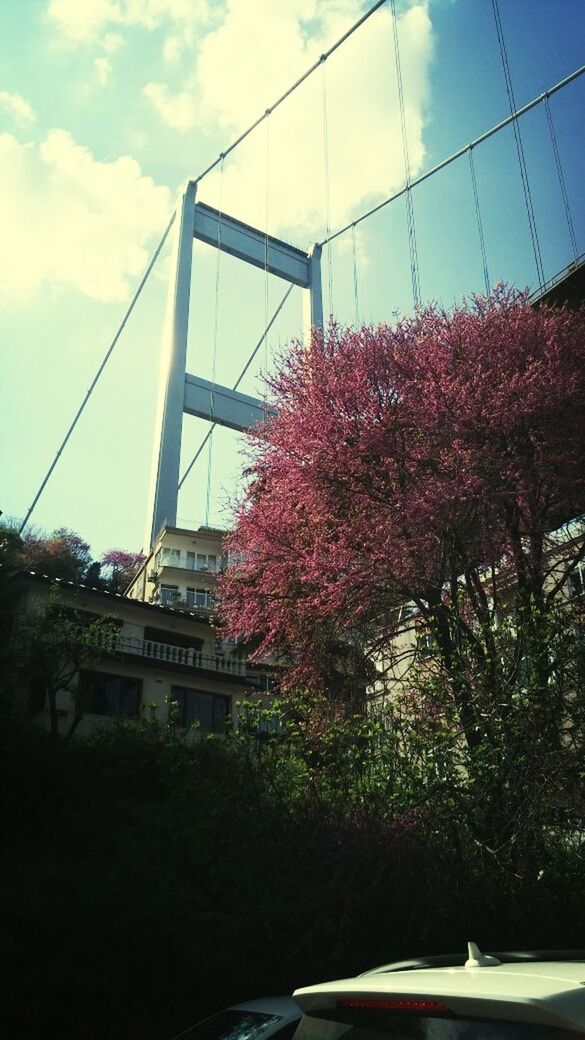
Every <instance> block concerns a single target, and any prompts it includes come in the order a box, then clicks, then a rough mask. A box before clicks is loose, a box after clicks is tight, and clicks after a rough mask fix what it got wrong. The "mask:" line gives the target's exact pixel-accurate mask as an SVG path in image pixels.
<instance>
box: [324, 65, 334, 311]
mask: <svg viewBox="0 0 585 1040" xmlns="http://www.w3.org/2000/svg"><path fill="white" fill-rule="evenodd" d="M326 58H327V55H326V54H322V55H321V97H322V105H323V165H324V173H325V223H326V232H325V234H326V237H327V239H329V238H330V235H331V197H330V191H329V122H328V118H327V72H326V68H325V61H326ZM327 288H328V291H329V317H331V316H332V314H333V264H332V260H331V242H330V241H328V242H327Z"/></svg>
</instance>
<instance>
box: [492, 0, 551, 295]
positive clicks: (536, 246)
mask: <svg viewBox="0 0 585 1040" xmlns="http://www.w3.org/2000/svg"><path fill="white" fill-rule="evenodd" d="M492 10H493V12H494V20H495V23H496V33H497V37H498V44H499V48H500V57H501V59H502V68H503V70H504V79H505V81H506V93H507V95H508V104H509V105H510V112H515V110H516V99H515V97H514V86H513V84H512V75H511V72H510V65H509V62H508V53H507V51H506V41H505V39H504V30H503V28H502V20H501V18H500V9H499V7H498V0H492ZM512 126H513V129H514V139H515V141H516V151H517V153H518V166H519V167H520V177H521V179H522V188H523V191H524V203H525V206H526V216H527V217H528V226H529V229H530V238H531V239H532V249H533V252H534V262H535V264H536V274H537V277H538V280H539V282H540V284H541V285H544V267H543V264H542V255H541V252H540V242H539V241H538V228H537V226H536V217H535V215H534V206H533V205H532V195H531V193H530V181H529V179H528V170H527V168H526V158H525V155H524V145H523V144H522V135H521V133H520V127H519V126H518V121H517V120H516V119H514V120H513V122H512Z"/></svg>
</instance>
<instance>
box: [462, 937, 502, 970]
mask: <svg viewBox="0 0 585 1040" xmlns="http://www.w3.org/2000/svg"><path fill="white" fill-rule="evenodd" d="M467 953H468V958H467V960H466V961H465V967H466V968H489V967H493V966H494V965H496V964H501V963H502V962H501V961H499V960H498V958H497V957H491V956H490V954H489V953H482V952H481V950H480V948H479V946H477V945H476V943H474V942H468V943H467Z"/></svg>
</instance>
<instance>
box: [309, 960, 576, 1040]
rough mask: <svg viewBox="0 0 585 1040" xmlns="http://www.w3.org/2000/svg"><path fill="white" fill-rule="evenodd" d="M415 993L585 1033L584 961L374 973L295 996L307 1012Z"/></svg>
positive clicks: (471, 1011) (456, 1008)
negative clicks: (345, 1001)
mask: <svg viewBox="0 0 585 1040" xmlns="http://www.w3.org/2000/svg"><path fill="white" fill-rule="evenodd" d="M414 996H416V997H417V998H428V999H430V1000H436V1001H438V1002H441V1003H444V1004H446V1005H447V1008H448V1009H449V1011H452V1012H453V1013H455V1014H462V1015H470V1016H476V1017H482V1015H483V1016H484V1017H490V1018H494V1019H503V1020H509V1021H521V1022H533V1023H541V1024H542V1025H550V1026H559V1027H565V1028H571V1029H576V1030H577V1031H578V1032H582V1033H585V960H582V961H572V962H567V961H563V962H560V961H552V962H551V961H542V962H530V963H514V964H498V965H495V966H480V967H466V966H464V967H444V968H425V969H424V970H422V971H421V970H414V971H399V972H390V973H386V972H383V973H381V974H379V973H376V972H372V973H371V974H367V975H362V976H359V977H358V978H351V979H340V980H337V981H336V982H326V983H323V984H322V985H319V986H308V987H305V988H303V989H300V990H297V991H296V992H295V994H294V997H295V1000H296V1001H297V1002H298V1003H299V1005H300V1006H301V1007H302V1009H303V1011H305V1012H309V1013H311V1012H315V1011H326V1010H332V1009H334V1008H336V1006H337V1001H338V1000H339V999H347V998H350V997H354V998H356V999H358V1000H368V999H376V998H377V999H378V1000H380V999H381V998H382V999H383V998H384V997H389V998H390V997H391V998H392V999H398V1000H400V999H406V1000H409V999H412V998H413V997H414ZM354 1006H355V1005H354ZM357 1006H358V1007H359V1005H357ZM362 1008H363V1005H362Z"/></svg>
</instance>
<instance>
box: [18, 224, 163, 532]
mask: <svg viewBox="0 0 585 1040" xmlns="http://www.w3.org/2000/svg"><path fill="white" fill-rule="evenodd" d="M175 216H176V211H175V212H173V214H172V215H171V217H170V219H169V222H168V224H167V226H166V228H165V229H164V231H163V233H162V236H161V238H160V240H159V243H158V245H157V247H156V249H155V250H154V253H153V254H152V256H151V257H150V260H149V261H148V263H147V265H146V268H145V270H144V274H143V275H142V278H141V279H140V281H139V283H138V286H137V287H136V289H135V291H134V295H133V296H132V299H131V300H130V303H129V304H128V306H127V308H126V311H125V313H124V317H123V318H122V321H121V322H120V324H119V325H118V328H117V329H116V332H115V335H114V338H113V339H112V342H111V343H110V345H109V347H108V349H107V350H106V353H105V354H104V357H103V358H102V361H101V362H100V365H99V367H98V369H97V372H96V374H95V376H94V377H93V379H92V381H91V383H90V385H89V388H88V390H87V393H86V395H85V397H84V399H83V401H82V402H81V404H80V405H79V408H78V409H77V411H76V413H75V416H74V418H73V421H72V423H71V425H70V426H69V429H68V430H67V433H66V434H65V436H64V438H63V440H62V441H61V444H60V446H59V448H58V450H57V454H56V455H55V457H54V459H53V461H52V463H51V465H50V466H49V469H48V470H47V472H46V474H45V476H44V478H43V480H42V481H41V485H40V487H39V489H38V491H37V493H36V495H35V497H34V499H33V501H32V505H31V506H30V508H29V510H28V512H27V514H26V516H25V518H24V520H23V521H22V523H21V525H20V527H19V529H18V533H19V534H22V532H23V531H24V529H25V527H26V525H27V524H28V522H29V520H30V518H31V516H32V513H33V510H34V508H35V506H36V504H37V502H38V500H39V498H40V497H41V495H42V493H43V491H44V490H45V488H46V486H47V484H48V482H49V478H50V476H51V474H52V472H53V470H54V469H55V466H56V465H57V463H58V461H59V459H60V458H61V455H62V454H63V451H64V449H65V447H66V446H67V443H68V441H69V438H70V437H71V434H72V433H73V431H74V429H75V427H76V426H77V423H78V422H79V420H80V418H81V416H82V414H83V411H84V409H85V406H86V404H87V403H88V401H89V399H90V397H91V395H92V394H93V391H94V390H95V388H96V386H97V384H98V382H99V379H100V376H101V374H102V372H103V371H104V368H105V367H106V365H107V363H108V361H109V360H110V357H111V355H112V353H113V351H114V348H115V346H116V344H117V342H118V340H119V339H120V336H121V335H122V332H123V331H124V328H125V327H126V323H127V321H128V318H129V317H130V315H131V314H132V311H133V310H134V307H135V305H136V303H137V302H138V297H139V296H140V294H141V292H142V290H143V288H144V286H145V284H146V281H147V279H148V276H149V274H150V272H151V271H152V269H153V267H154V265H155V264H156V261H157V260H158V257H159V254H160V251H161V249H162V247H163V246H164V244H165V242H166V240H167V237H168V234H169V231H170V230H171V228H172V226H173V223H174V221H175Z"/></svg>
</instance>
